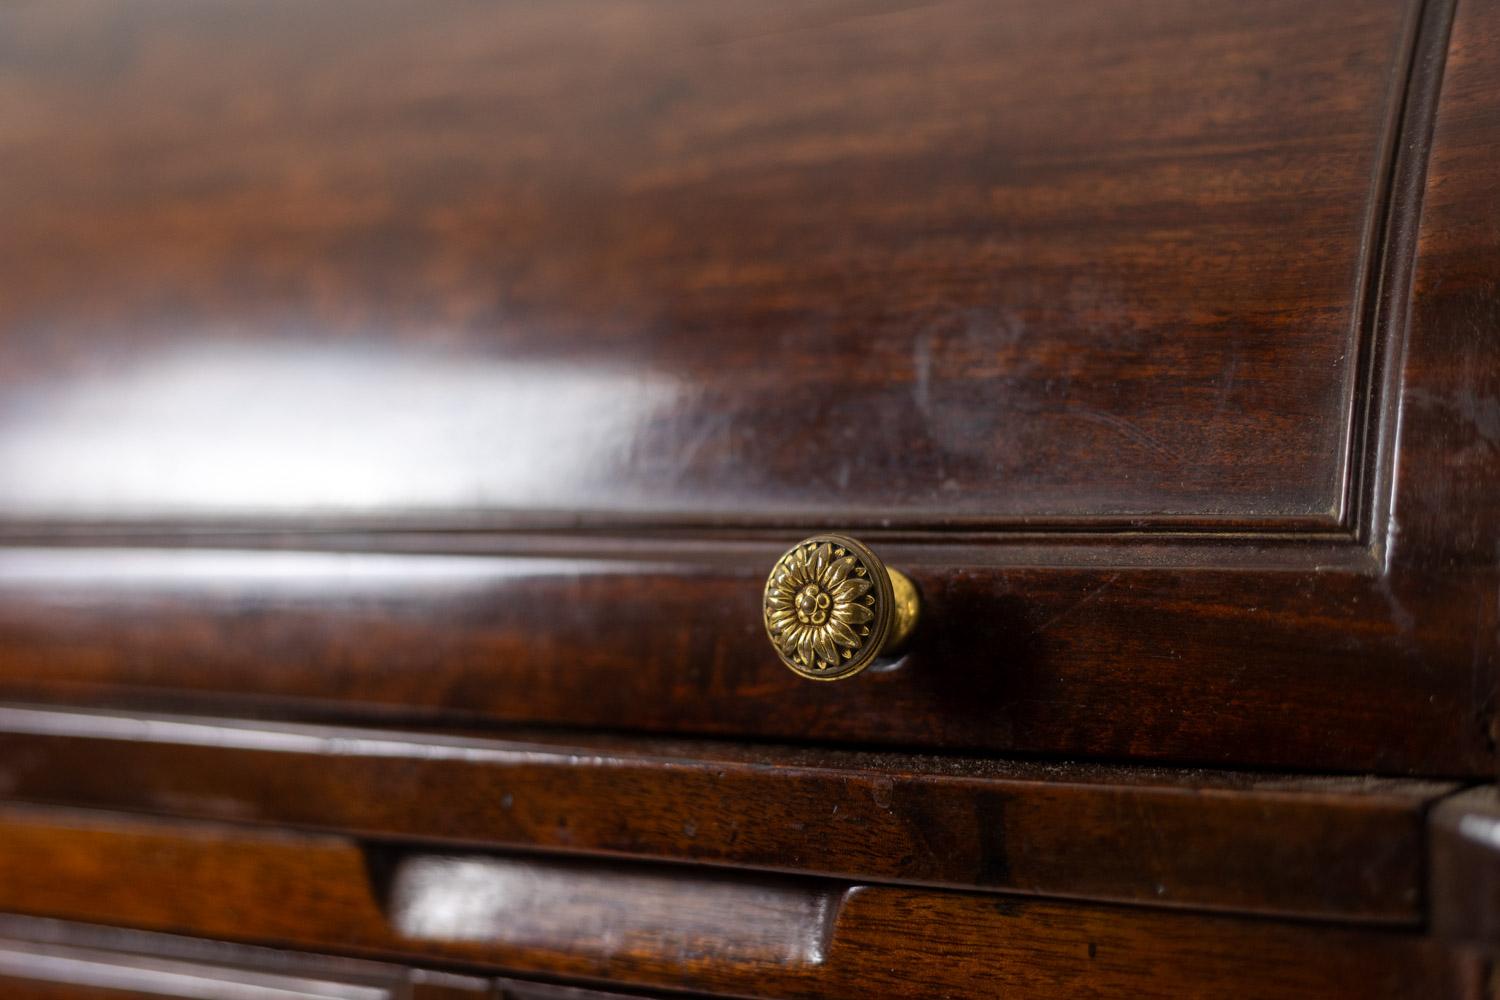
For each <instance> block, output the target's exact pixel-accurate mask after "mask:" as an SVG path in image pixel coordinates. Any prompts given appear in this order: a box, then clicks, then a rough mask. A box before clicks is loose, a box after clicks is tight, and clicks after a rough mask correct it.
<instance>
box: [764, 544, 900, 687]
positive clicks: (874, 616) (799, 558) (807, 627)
mask: <svg viewBox="0 0 1500 1000" xmlns="http://www.w3.org/2000/svg"><path fill="white" fill-rule="evenodd" d="M920 610H921V601H920V599H919V598H918V596H917V588H916V587H914V586H913V585H912V582H911V581H910V580H908V579H907V578H906V577H905V575H903V574H901V573H898V572H897V571H896V570H893V569H887V568H886V565H885V563H883V562H881V561H880V557H879V556H877V555H876V554H875V553H873V552H871V551H870V549H869V548H868V547H867V546H866V545H864V544H863V543H862V542H860V541H858V540H856V539H853V538H850V537H849V536H848V535H814V536H812V537H811V538H804V539H803V540H802V541H800V542H798V543H797V544H796V545H793V546H792V547H791V548H790V549H788V550H787V551H786V553H785V554H784V555H782V557H781V558H780V559H778V560H776V565H775V566H773V567H772V568H771V575H770V577H769V578H767V580H766V600H765V620H766V635H768V636H770V637H771V645H773V646H775V647H776V655H778V656H780V657H781V662H782V663H785V664H786V665H787V666H788V667H791V668H792V670H794V671H795V672H796V673H798V674H800V675H801V676H803V677H806V678H807V679H809V680H814V681H841V680H843V679H845V678H846V677H853V676H854V675H855V674H857V673H859V672H860V671H861V670H863V669H865V667H868V666H869V665H870V664H871V663H873V662H875V661H876V660H878V659H880V658H882V657H885V656H889V655H891V654H892V653H894V652H896V651H897V650H899V649H900V648H901V645H902V644H903V643H904V642H905V641H906V639H907V637H908V636H910V635H911V632H912V629H913V628H915V627H916V624H917V616H918V614H919V612H920Z"/></svg>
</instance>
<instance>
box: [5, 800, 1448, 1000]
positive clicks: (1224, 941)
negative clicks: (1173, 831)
mask: <svg viewBox="0 0 1500 1000" xmlns="http://www.w3.org/2000/svg"><path fill="white" fill-rule="evenodd" d="M1101 849H1107V845H1104V844H1101ZM0 911H8V912H11V913H19V914H30V915H36V916H45V917H53V918H60V919H66V920H73V921H84V922H89V923H98V924H111V925H119V926H128V927H134V928H139V929H147V930H155V931H163V932H173V933H179V934H188V935H193V936H199V937H206V938H220V939H226V940H233V941H240V942H250V943H258V944H270V945H276V946H279V947H293V948H300V949H307V950H319V951H332V952H338V953H341V954H345V955H351V956H359V957H364V958H378V959H383V960H386V961H399V962H402V963H423V964H430V965H446V966H448V967H450V968H454V967H457V968H461V969H464V970H467V971H469V972H475V973H491V972H493V973H496V974H498V973H502V972H504V973H511V974H520V975H532V976H538V975H539V976H543V977H557V978H564V979H573V980H584V981H591V982H595V983H605V982H607V983H611V984H618V985H619V986H622V987H626V988H631V989H647V990H650V989H673V990H689V991H694V992H699V993H710V994H719V995H732V996H765V997H784V998H814V997H818V998H822V997H845V996H849V995H853V994H857V993H862V992H863V993H869V994H873V995H878V996H889V997H913V998H915V997H922V998H926V997H930V996H933V995H944V996H953V997H992V996H995V995H997V994H1001V993H1007V992H1010V991H1014V992H1015V993H1018V994H1019V995H1025V996H1058V997H1063V996H1066V997H1075V996H1078V995H1081V994H1091V995H1113V996H1136V997H1141V996H1182V995H1184V994H1193V995H1202V994H1210V993H1214V994H1220V993H1223V994H1232V995H1234V996H1236V997H1241V998H1249V997H1277V998H1285V997H1328V996H1361V997H1376V996H1391V997H1410V996H1416V995H1421V996H1446V995H1457V994H1458V992H1459V990H1460V988H1461V986H1462V977H1461V975H1460V973H1461V971H1462V970H1461V969H1460V968H1459V967H1458V965H1457V964H1456V962H1455V960H1454V958H1453V956H1452V955H1451V954H1450V953H1449V952H1448V951H1447V950H1446V949H1444V948H1443V947H1442V946H1440V945H1439V944H1437V943H1436V942H1434V941H1433V940H1432V939H1430V938H1428V937H1425V936H1424V935H1423V934H1421V933H1419V932H1414V931H1405V930H1395V929H1380V928H1376V927H1363V928H1352V927H1346V926H1339V925H1332V924H1328V925H1317V924H1306V923H1294V922H1279V921H1273V920H1265V919H1255V918H1244V917H1229V916H1211V915H1202V914H1196V913H1187V912H1170V911H1153V910H1148V909H1142V908H1135V907H1123V906H1101V905H1083V904H1075V903H1067V902H1050V901H1049V902H1042V901H1028V900H1021V899H1017V898H1015V897H1007V896H996V895H984V894H977V893H963V892H947V891H942V890H935V889H919V888H910V887H895V886H875V885H856V884H851V883H847V882H839V881H834V880H827V879H814V878H791V877H778V876H773V875H766V874H762V875H745V874H737V873H731V872H727V871H710V870H705V869H701V868H695V867H688V866H662V865H643V864H634V863H627V862H623V861H611V862H606V861H602V860H581V859H559V858H551V857H545V856H538V855H493V854H478V853H456V852H432V851H426V850H421V849H414V848H408V847H403V846H399V845H397V846H392V845H389V844H386V845H378V846H377V845H370V844H366V843H362V842H360V841H358V840H354V839H350V838H347V837H341V836H332V835H311V834H299V833H293V832H287V831H281V830H267V829H261V828H249V827H240V826H236V825H232V824H207V823H187V822H180V821H169V820H161V819H143V818H138V817H133V816H130V815H125V814H117V813H105V812H84V811H62V810H51V809H37V808H22V807H11V808H7V809H5V810H3V811H0Z"/></svg>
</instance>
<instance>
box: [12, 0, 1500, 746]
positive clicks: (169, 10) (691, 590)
mask: <svg viewBox="0 0 1500 1000" xmlns="http://www.w3.org/2000/svg"><path fill="white" fill-rule="evenodd" d="M606 8H607V10H608V13H607V14H605V13H603V11H604V10H605V9H606ZM110 10H111V13H109V15H108V16H105V15H104V14H103V13H101V11H100V10H99V9H97V8H96V6H95V5H93V4H92V3H90V2H88V0H70V2H68V3H63V4H48V5H27V6H24V7H18V8H15V9H13V10H8V11H6V12H4V13H0V37H4V38H8V39H12V40H14V42H13V43H12V44H9V45H0V104H3V105H4V106H7V107H11V106H13V107H15V108H18V109H21V110H20V111H18V112H17V113H16V114H12V115H3V116H0V150H3V155H4V158H5V164H6V175H7V183H6V184H5V185H4V186H3V189H0V214H3V215H4V217H5V218H6V220H7V224H6V226H5V227H3V229H0V386H3V389H4V393H5V403H4V405H3V406H0V542H3V543H5V544H4V545H3V547H0V596H3V598H4V600H3V601H0V697H7V698H19V699H30V700H48V701H55V700H59V699H62V700H76V699H85V698H86V699H93V700H97V701H107V702H111V703H117V704H141V703H147V704H150V705H151V706H153V707H163V706H165V707H173V706H181V707H184V708H192V709H195V710H197V709H207V710H210V711H214V712H226V713H232V712H238V711H243V710H246V709H247V708H249V707H251V706H253V707H254V708H255V710H256V711H262V712H266V713H281V714H287V715H301V716H308V715H316V716H319V717H330V716H338V717H341V718H345V719H352V718H362V719H371V718H378V719H391V718H398V719H403V720H421V721H424V722H426V721H432V720H441V721H444V722H466V723H468V722H477V721H483V722H493V721H507V722H532V723H546V724H557V725H567V726H574V727H577V726H595V727H607V728H610V729H616V730H635V731H647V732H654V733H675V734H698V735H703V734H719V735H733V736H753V737H758V738H772V739H779V740H791V741H803V740H811V741H817V742H827V743H835V742H848V743H855V744H859V745H864V746H872V745H873V746H878V745H885V746H900V747H941V748H950V749H951V748H963V749H974V750H985V751H995V752H1000V753H1024V754H1048V755H1061V756H1069V757H1110V758H1133V759H1151V760H1172V761H1191V762H1208V763H1215V764H1233V765H1273V766H1278V767H1301V768H1312V769H1328V770H1361V771H1363V770H1375V771H1382V772H1387V773H1425V774H1435V775H1443V776H1459V775H1484V774H1492V773H1493V772H1494V768H1495V764H1496V758H1495V740H1494V738H1493V733H1492V729H1493V728H1494V726H1493V709H1494V705H1495V704H1496V703H1497V697H1496V669H1497V657H1496V654H1495V648H1496V646H1495V641H1494V638H1495V636H1496V634H1497V629H1500V623H1497V612H1496V610H1495V609H1496V607H1497V606H1500V605H1497V603H1496V600H1495V595H1496V592H1497V589H1500V573H1497V563H1500V556H1497V553H1500V534H1497V532H1500V527H1497V526H1500V506H1497V505H1500V499H1497V498H1500V451H1497V450H1496V449H1495V448H1494V434H1493V433H1492V431H1493V428H1492V426H1491V425H1492V423H1493V421H1492V420H1491V419H1490V417H1489V414H1490V409H1491V408H1492V407H1491V406H1490V403H1489V402H1488V401H1491V400H1493V399H1495V398H1500V384H1497V378H1500V377H1497V375H1496V374H1495V373H1496V372H1497V371H1500V365H1497V364H1496V363H1495V362H1496V343H1495V341H1494V338H1492V337H1487V335H1486V334H1485V331H1487V330H1489V329H1491V328H1492V326H1493V324H1490V325H1486V324H1487V323H1488V321H1489V319H1490V318H1493V317H1494V316H1496V315H1500V313H1497V309H1496V302H1497V299H1496V296H1495V295H1494V291H1493V287H1492V286H1491V285H1490V284H1487V281H1488V279H1487V277H1486V276H1487V275H1491V274H1493V273H1494V272H1495V268H1496V267H1497V266H1500V246H1497V243H1500V241H1497V240H1496V238H1495V236H1494V234H1493V232H1492V231H1491V229H1490V228H1486V227H1485V226H1483V225H1478V224H1475V222H1474V220H1475V219H1484V218H1489V217H1492V216H1493V212H1494V210H1496V209H1497V207H1500V206H1497V205H1496V197H1497V196H1496V191H1497V190H1500V185H1497V184H1496V183H1494V166H1493V164H1494V162H1495V161H1494V158H1493V157H1492V156H1488V155H1487V153H1488V152H1490V151H1492V150H1493V149H1494V148H1495V146H1496V144H1497V143H1500V129H1497V127H1496V126H1495V124H1494V115H1493V104H1492V103H1488V99H1487V98H1486V96H1485V95H1487V94H1492V93H1495V92H1496V90H1495V83H1496V74H1497V70H1496V69H1495V67H1494V66H1493V63H1492V61H1489V60H1486V59H1485V58H1484V56H1483V54H1484V53H1485V52H1486V51H1488V48H1487V47H1488V46H1489V45H1490V43H1491V42H1492V41H1493V39H1494V34H1495V25H1494V17H1495V15H1494V13H1493V12H1492V11H1491V10H1490V9H1489V8H1486V7H1484V6H1482V5H1481V6H1478V7H1473V6H1461V7H1460V8H1458V9H1457V12H1456V15H1457V21H1456V22H1454V23H1453V24H1451V25H1450V20H1451V19H1452V17H1453V15H1454V14H1455V8H1454V7H1453V6H1452V5H1451V4H1449V3H1445V2H1436V0H1435V2H1432V3H1427V4H1421V5H1419V4H1416V3H1407V4H1383V5H1369V4H1364V3H1358V2H1354V0H1348V2H1344V0H1340V2H1331V3H1322V4H1312V5H1310V4H1297V3H1284V4H1282V3H1278V4H1273V5H1269V6H1268V5H1265V4H1256V5H1249V6H1247V5H1240V4H1229V3H1224V4H1204V3H1185V2H1183V3H1179V2H1175V0H1161V2H1154V3H1151V4H1149V5H1146V6H1145V7H1142V6H1141V5H1138V4H1124V3H1113V2H1107V0H1088V2H1086V3H1082V4H1070V5H1058V4H1047V3H1032V2H1023V3H1016V4H1005V5H999V6H997V5H993V4H986V3H975V4H946V5H942V6H941V7H939V8H937V9H935V10H929V9H926V8H923V9H920V10H905V9H903V8H899V7H896V6H892V5H888V4H883V3H875V2H870V3H858V2H854V0H847V2H835V0H829V2H826V3H820V4H816V5H812V6H808V5H804V4H786V5H778V4H773V5H771V6H765V5H758V6H756V7H755V8H754V9H745V8H744V7H743V5H736V4H731V3H728V2H714V3H708V4H698V5H695V6H694V7H693V9H692V10H691V11H684V10H682V9H680V5H675V4H667V3H661V2H651V0H640V2H635V3H631V4H626V5H624V6H621V5H619V4H616V3H613V2H611V3H609V4H606V5H602V6H599V5H595V4H593V3H590V2H585V0H578V2H576V3H571V4H564V5H558V6H549V7H547V8H545V9H533V8H531V7H529V6H525V5H513V6H505V7H502V8H500V9H497V10H493V11H485V12H476V11H472V10H470V9H468V8H466V7H461V6H459V5H457V4H438V5H436V6H429V7H424V9H423V11H422V12H421V14H420V15H418V14H417V13H415V12H401V11H399V10H387V11H382V12H378V13H376V12H367V11H364V10H363V8H361V10H360V12H359V13H358V14H357V15H356V14H355V13H354V12H353V11H352V10H351V9H350V8H346V7H343V6H340V5H339V4H322V5H317V6H316V7H310V6H307V5H300V4H288V5H285V6H275V5H272V6H257V7H255V8H247V9H245V10H238V11H235V12H233V13H230V12H227V11H224V10H219V9H210V8H202V7H200V6H199V5H194V4H189V3H176V2H172V0H151V2H148V3H143V4H137V5H132V6H131V7H130V8H128V9H126V10H115V9H114V8H110ZM1450 27H1451V29H1452V31H1451V41H1450ZM285 37H296V38H299V39H301V40H302V43H301V44H297V45H286V44H283V39H284V38H285ZM330 52H336V53H338V58H327V55H328V53H330ZM431 53H443V54H444V57H443V58H441V59H438V58H432V57H431V56H430V54H431ZM372 74H375V75H377V76H378V77H379V78H381V79H383V80H387V81H388V85H387V86H384V87H370V86H367V85H366V81H367V80H368V79H370V78H371V75H372ZM106 165H108V168H109V169H107V170H106ZM1398 444H1399V447H1398ZM830 529H845V530H852V531H856V532H858V533H859V534H860V535H861V537H863V538H864V539H865V540H866V541H867V542H869V543H870V544H871V545H872V546H874V547H875V548H876V549H877V550H878V551H879V552H880V554H881V556H882V557H883V558H884V559H885V560H886V561H887V562H888V563H890V565H892V566H893V567H897V568H899V569H901V570H902V571H903V572H905V573H906V574H907V575H908V576H909V577H910V579H911V580H912V581H913V582H914V583H915V585H916V588H917V590H918V591H919V592H920V594H921V598H922V602H923V616H922V621H921V623H920V624H919V626H918V629H917V632H916V633H915V634H914V635H913V638H912V641H911V643H910V645H909V647H908V648H907V650H906V653H905V656H904V658H903V659H901V660H900V661H899V662H893V663H887V664H885V667H886V669H884V670H881V671H866V672H865V674H862V675H861V676H860V677H859V678H858V679H856V680H853V681H851V682H849V683H844V684H837V685H818V684H808V683H807V682H806V681H804V680H802V679H800V678H798V677H797V676H795V675H794V674H793V673H791V672H790V671H788V670H786V669H785V668H784V667H783V666H782V664H781V663H780V662H778V660H777V657H776V654H775V651H774V650H773V649H772V648H771V647H770V645H769V644H768V643H767V642H766V636H765V634H764V630H763V627H762V624H761V621H762V611H763V608H762V602H763V588H764V581H765V579H766V574H767V572H768V571H769V569H770V567H771V565H772V564H773V562H774V561H775V559H776V556H777V555H778V553H780V552H781V551H782V550H784V549H785V547H786V546H787V545H788V544H790V543H791V542H793V541H795V539H796V538H798V537H800V536H803V535H806V534H808V533H810V532H812V531H815V530H830ZM1396 724H1399V726H1400V727H1401V732H1400V736H1399V738H1393V729H1392V727H1393V725H1396Z"/></svg>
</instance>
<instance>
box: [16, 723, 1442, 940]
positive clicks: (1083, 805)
mask: <svg viewBox="0 0 1500 1000" xmlns="http://www.w3.org/2000/svg"><path fill="white" fill-rule="evenodd" d="M0 787H3V788H4V789H5V792H6V795H7V797H9V798H11V799H20V800H30V801H34V802H66V803H77V804H80V805H91V806H99V807H107V808H121V809H131V810H151V811H155V812H159V813H169V814H172V815H177V816H190V817H197V818H201V819H225V820H237V821H254V822H256V823H266V824H278V825H295V826H300V827H315V828H320V829H323V830H332V831H338V832H344V833H354V834H359V835H363V836H373V837H379V838H396V839H401V840H413V839H416V840H429V841H430V840H446V841H450V842H461V843H467V844H473V845H487V846H504V847H522V848H543V849H547V850H551V851H566V852H584V853H591V854H599V853H603V854H610V855H628V856H635V857H640V858H647V859H658V860H678V861H696V862H700V863H711V864H722V865H733V866H736V867H752V868H760V869H774V870H782V871H791V872H799V873H805V874H814V875H825V876H829V875H831V876H839V877H843V878H847V879H863V880H877V881H899V882H909V883H918V884H928V885H950V886H960V887H969V888H984V889H996V890H1004V891H1009V892H1024V893H1032V894H1039V895H1054V896H1067V897H1073V898H1083V899H1104V900H1117V901H1125V902H1134V903H1141V904H1147V905H1155V906H1175V907H1191V908H1208V909H1220V910H1235V911H1250V912H1257V913H1271V914H1282V915H1294V916H1299V917H1304V918H1306V917H1315V918H1324V919H1337V920H1345V921H1370V922H1381V923H1397V924H1402V923H1404V924H1415V923H1419V922H1420V921H1421V920H1422V919H1423V918H1424V913H1423V910H1422V908H1421V905H1420V903H1421V898H1422V891H1421V887H1422V871H1423V857H1424V846H1423V837H1422V828H1423V814H1424V810H1425V808H1426V806H1427V804H1428V803H1430V802H1431V801H1433V800H1434V799H1436V798H1437V797H1440V796H1442V795H1444V794H1447V793H1448V792H1450V791H1452V790H1453V788H1454V786H1452V785H1448V784H1442V783H1436V782H1415V781H1389V780H1385V781H1382V780H1373V779H1358V778H1349V779H1337V778H1293V777H1286V776H1274V775H1251V774H1236V773H1226V772H1211V771H1194V772H1174V771H1162V770H1149V769H1146V770H1143V769H1131V768H1119V767H1099V766H1092V767H1091V766H1080V765H1072V766H1067V765H1052V764H1035V763H1025V762H1004V761H978V760H963V759H956V758H931V757H914V756H902V755H894V754H870V753H861V754H856V753H840V752H835V751H814V750H798V749H793V748H774V747H760V748H743V747H736V746H732V745H723V744H709V743H689V742H682V741H672V742H664V741H657V742H645V741H641V740H623V739H617V740H609V739H603V738H599V737H587V736H583V735H574V736H571V737H560V736H553V737H551V738H550V739H549V740H547V741H541V737H539V736H538V735H536V734H533V735H531V736H530V737H529V738H528V739H527V740H526V741H524V742H518V741H514V740H513V741H508V742H507V741H500V740H495V739H481V738H473V737H467V738H465V737H443V736H436V735H432V734H421V735H418V734H402V733H396V732H382V731H376V730H354V729H345V728H331V727H320V726H291V725H276V724H272V723H259V724H253V723H236V722H226V721H223V720H214V719H193V718H173V717H154V718H146V719H140V718H125V717H114V716H106V715H97V714H86V713H60V712H50V711H38V710H33V709H24V708H11V707H0ZM1101 844H1108V845H1109V846H1108V849H1107V850H1101V849H1100V845H1101Z"/></svg>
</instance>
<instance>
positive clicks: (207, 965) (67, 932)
mask: <svg viewBox="0 0 1500 1000" xmlns="http://www.w3.org/2000/svg"><path fill="white" fill-rule="evenodd" d="M0 996H3V997H6V998H7V1000H137V998H140V1000H145V998H167V997H172V998H178V1000H632V998H634V1000H649V998H648V997H644V996H643V995H641V994H632V995H631V996H626V995H625V994H620V993H600V992H597V991H595V990H587V989H579V988H576V987H570V986H557V985H549V984H546V983H533V982H526V981H523V980H517V979H492V978H486V977H481V976H469V975H461V974H457V973H452V972H444V971H439V970H433V969H414V968H408V967H405V966H401V965H392V964H389V963H383V962H371V961H365V960H359V959H349V958H336V957H332V956H328V955H314V954H308V953H304V952H295V951H288V950H284V949H271V948H262V947H256V946H252V945H241V944H232V943H228V942H222V941H205V940H201V939H196V938H186V937H179V936H176V935H169V934H159V933H153V932H150V931H136V930H129V929H122V928H116V927H103V926H100V925H97V924H74V923H67V922H63V921H58V920H51V919H47V918H39V917H22V916H16V915H13V914H0Z"/></svg>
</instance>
